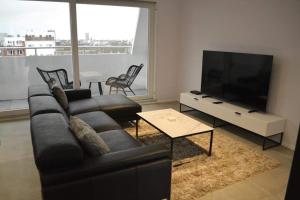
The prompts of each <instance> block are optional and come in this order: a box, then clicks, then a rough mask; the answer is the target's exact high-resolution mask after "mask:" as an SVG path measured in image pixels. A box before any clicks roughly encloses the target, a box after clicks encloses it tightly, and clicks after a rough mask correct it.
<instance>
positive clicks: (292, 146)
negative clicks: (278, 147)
mask: <svg viewBox="0 0 300 200" xmlns="http://www.w3.org/2000/svg"><path fill="white" fill-rule="evenodd" d="M282 146H284V147H286V148H288V149H290V150H293V151H295V145H292V144H288V143H285V142H282Z"/></svg>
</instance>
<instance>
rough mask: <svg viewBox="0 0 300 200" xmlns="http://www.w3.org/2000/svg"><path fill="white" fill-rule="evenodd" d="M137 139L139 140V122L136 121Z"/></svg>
mask: <svg viewBox="0 0 300 200" xmlns="http://www.w3.org/2000/svg"><path fill="white" fill-rule="evenodd" d="M135 137H136V139H138V137H139V120H138V119H136V122H135Z"/></svg>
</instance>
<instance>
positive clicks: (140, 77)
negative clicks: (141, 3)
mask: <svg viewBox="0 0 300 200" xmlns="http://www.w3.org/2000/svg"><path fill="white" fill-rule="evenodd" d="M76 10H77V34H78V51H79V68H80V79H81V84H82V87H90V88H91V90H92V92H93V94H94V95H100V94H101V93H103V94H109V92H111V93H118V92H119V93H122V94H125V95H128V96H135V95H136V96H148V91H147V84H148V80H147V72H148V70H147V69H148V48H149V46H148V41H149V39H148V32H149V31H148V27H149V22H148V9H146V8H138V7H125V6H110V5H92V4H77V7H76ZM141 64H142V65H143V68H142V69H141V71H140V72H139V73H137V74H135V73H132V74H131V73H130V72H129V74H128V77H127V80H123V81H119V82H118V80H117V79H110V80H112V81H113V80H115V81H114V82H112V83H111V84H110V85H113V86H115V87H113V88H111V90H110V85H106V81H107V80H108V79H109V78H110V77H115V78H118V77H119V76H120V75H121V74H126V73H127V71H128V69H129V67H130V66H132V65H141ZM132 72H134V71H133V70H132ZM124 77H125V76H124ZM130 78H132V80H129V79H130ZM131 82H132V84H131ZM126 84H127V85H126ZM118 86H120V88H119V91H118V89H117V88H118ZM127 86H128V87H127ZM124 87H125V88H124ZM123 89H124V90H123Z"/></svg>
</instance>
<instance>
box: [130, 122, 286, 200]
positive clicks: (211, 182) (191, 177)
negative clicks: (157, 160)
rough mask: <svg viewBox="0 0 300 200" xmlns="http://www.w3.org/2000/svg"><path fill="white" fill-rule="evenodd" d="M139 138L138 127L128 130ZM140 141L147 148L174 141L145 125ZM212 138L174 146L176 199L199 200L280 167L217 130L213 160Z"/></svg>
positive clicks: (200, 137)
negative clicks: (205, 151) (209, 148)
mask: <svg viewBox="0 0 300 200" xmlns="http://www.w3.org/2000/svg"><path fill="white" fill-rule="evenodd" d="M126 130H127V132H129V133H130V134H131V135H132V136H135V127H128V128H126ZM139 136H140V140H141V141H142V142H143V143H145V144H153V143H155V144H158V143H160V144H164V145H165V146H167V147H169V146H170V140H169V138H167V137H166V136H164V135H163V134H160V133H159V131H157V130H156V129H154V128H153V127H151V126H150V125H149V124H147V123H146V122H144V121H142V120H141V121H140V123H139ZM209 138H210V137H209V134H201V135H195V136H191V137H187V138H180V139H177V140H175V142H174V154H173V170H172V199H173V200H196V199H199V198H200V197H202V196H204V195H205V194H207V193H208V192H212V191H214V190H217V189H221V188H223V187H225V186H228V185H230V184H233V183H236V182H238V181H241V180H244V179H246V178H248V177H250V176H253V175H256V174H258V173H262V172H265V171H267V170H270V169H273V168H275V167H277V166H279V164H280V163H279V161H277V160H274V159H271V158H269V157H267V156H266V155H265V154H264V153H263V151H261V150H254V149H252V148H251V146H249V145H247V144H246V143H243V142H240V141H237V140H235V139H233V138H231V137H229V136H226V135H225V134H222V129H219V128H218V129H215V131H214V141H213V149H212V156H211V157H208V156H207V154H206V153H204V151H203V149H202V148H205V149H208V146H209Z"/></svg>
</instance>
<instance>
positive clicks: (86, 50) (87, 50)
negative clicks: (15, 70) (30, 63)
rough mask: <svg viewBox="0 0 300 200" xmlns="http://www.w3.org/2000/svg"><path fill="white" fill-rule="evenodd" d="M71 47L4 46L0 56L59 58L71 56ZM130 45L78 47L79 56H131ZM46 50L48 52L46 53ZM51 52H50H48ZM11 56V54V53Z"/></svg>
mask: <svg viewBox="0 0 300 200" xmlns="http://www.w3.org/2000/svg"><path fill="white" fill-rule="evenodd" d="M71 49H72V47H71V46H55V47H18V46H6V47H0V56H48V55H50V56H61V55H71V54H72V52H71ZM132 49H133V48H132V45H120V46H112V45H110V46H107V45H106V46H78V51H79V54H80V55H98V54H132ZM16 50H17V51H18V50H20V51H21V52H23V51H26V53H24V54H22V53H21V52H20V54H18V52H17V53H16V54H17V55H7V53H8V52H10V51H14V52H15V51H16ZM47 50H48V51H47ZM50 51H52V52H50ZM12 54H13V53H12Z"/></svg>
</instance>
